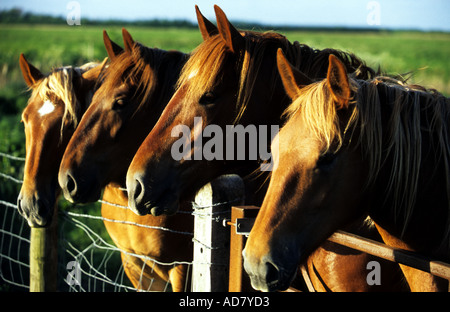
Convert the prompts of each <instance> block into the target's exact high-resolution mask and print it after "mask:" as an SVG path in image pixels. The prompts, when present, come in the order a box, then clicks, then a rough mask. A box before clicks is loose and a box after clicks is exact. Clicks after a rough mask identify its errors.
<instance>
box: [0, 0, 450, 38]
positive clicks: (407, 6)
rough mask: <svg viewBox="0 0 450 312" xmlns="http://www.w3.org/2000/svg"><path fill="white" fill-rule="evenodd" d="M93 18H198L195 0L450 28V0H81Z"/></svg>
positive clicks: (316, 22)
mask: <svg viewBox="0 0 450 312" xmlns="http://www.w3.org/2000/svg"><path fill="white" fill-rule="evenodd" d="M70 2H71V1H70V0H68V1H61V0H59V1H56V0H0V10H3V9H10V8H13V7H16V8H21V9H23V10H24V11H28V12H34V13H44V14H51V15H57V16H67V15H68V14H69V13H70V8H68V4H69V3H70ZM76 2H77V3H79V8H80V16H81V23H82V20H83V18H89V19H111V18H112V19H122V20H136V19H139V20H142V19H155V18H158V19H169V20H173V19H184V20H190V21H192V22H196V16H195V9H194V5H195V4H197V5H198V6H199V8H200V10H201V11H202V13H203V14H204V15H205V16H206V17H207V18H208V19H211V20H213V21H214V19H215V15H214V9H213V5H214V4H217V5H219V6H220V7H221V8H222V9H223V10H224V12H225V13H226V14H227V16H228V18H229V19H230V20H231V21H246V22H254V23H261V24H267V25H272V26H277V25H278V26H280V25H292V26H327V27H369V28H370V27H372V28H389V29H419V30H425V31H427V30H437V31H450V1H449V0H377V1H372V0H278V1H274V0H215V1H211V0H162V1H161V0H147V1H144V0H125V1H124V0H108V1H104V0H103V1H101V0H78V1H76Z"/></svg>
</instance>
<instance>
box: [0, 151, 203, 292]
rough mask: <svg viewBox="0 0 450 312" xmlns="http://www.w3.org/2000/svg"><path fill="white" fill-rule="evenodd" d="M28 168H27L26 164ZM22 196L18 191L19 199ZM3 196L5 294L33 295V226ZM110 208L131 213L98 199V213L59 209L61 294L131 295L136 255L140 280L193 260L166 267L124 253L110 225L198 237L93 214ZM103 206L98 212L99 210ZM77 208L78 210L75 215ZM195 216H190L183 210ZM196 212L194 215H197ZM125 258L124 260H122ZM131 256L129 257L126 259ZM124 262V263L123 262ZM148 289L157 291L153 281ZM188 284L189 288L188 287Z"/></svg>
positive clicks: (1, 278)
mask: <svg viewBox="0 0 450 312" xmlns="http://www.w3.org/2000/svg"><path fill="white" fill-rule="evenodd" d="M0 158H7V159H8V160H11V161H14V162H15V161H17V162H21V163H23V162H24V161H25V159H24V158H23V157H16V156H12V155H9V154H6V153H2V152H0ZM22 166H23V165H22ZM1 184H3V185H5V184H15V185H16V186H17V189H19V188H20V186H21V184H22V180H21V179H20V178H18V177H17V176H12V175H10V174H8V173H5V172H0V185H1ZM17 195H18V191H17V194H16V197H17ZM2 196H3V194H2V192H0V222H1V228H0V235H1V237H0V291H18V290H19V291H20V290H21V291H28V290H29V284H30V277H29V276H30V265H29V257H30V255H29V251H30V228H29V226H28V224H27V222H26V220H25V219H24V218H23V217H22V216H20V214H19V212H18V209H17V205H16V204H15V203H13V202H12V200H11V196H9V200H8V199H7V198H2ZM102 204H103V205H110V206H112V207H114V208H116V209H128V207H125V206H121V205H118V204H115V203H110V202H107V201H104V200H99V201H98V202H97V203H95V204H94V206H95V207H96V209H89V213H85V212H84V210H82V211H78V210H80V209H79V208H78V207H70V209H58V281H57V289H58V291H69V292H92V291H95V292H127V291H136V290H137V289H136V288H135V287H134V286H133V285H132V283H131V282H130V280H129V279H128V278H127V276H126V274H125V270H124V265H126V264H127V263H126V261H125V260H123V258H127V259H131V258H130V257H136V258H139V259H140V260H141V262H142V263H143V264H142V267H141V276H140V278H141V279H144V278H148V277H146V275H145V274H144V273H145V272H146V271H147V272H152V270H153V267H152V266H151V265H149V263H154V264H161V265H169V266H175V265H177V264H187V265H188V266H189V267H190V266H191V265H192V262H188V261H172V262H166V263H163V262H161V261H158V260H156V259H152V258H151V257H149V256H147V255H145V254H135V253H131V252H128V251H125V250H121V249H119V248H118V247H117V246H115V245H114V243H113V242H112V240H111V238H110V237H109V235H108V234H107V231H106V229H105V225H104V223H105V222H114V223H121V224H124V225H126V226H130V227H140V228H143V229H145V228H150V229H157V230H160V231H167V232H170V233H177V234H182V235H188V236H192V237H193V233H191V232H183V231H177V230H174V229H170V228H165V227H159V226H149V225H146V224H140V223H137V222H131V221H128V220H115V219H110V218H104V217H102V216H101V215H95V214H93V213H92V211H98V212H99V211H100V205H102ZM97 208H98V209H97ZM72 210H74V211H72ZM180 213H191V212H180ZM194 213H195V212H194ZM121 254H122V256H121ZM123 255H126V256H127V257H123ZM124 261H125V263H123V262H124ZM73 263H75V264H76V265H77V269H78V270H79V272H80V273H81V275H80V276H79V277H78V279H77V280H76V281H77V283H73V278H72V277H73V276H72V275H71V270H70V269H71V267H70V265H72V264H73ZM146 285H149V286H148V288H146V289H144V290H143V289H139V290H140V291H152V290H153V289H152V281H150V282H148V283H147V284H146ZM187 287H188V286H187V285H186V288H187ZM163 290H164V291H170V290H171V285H170V283H169V282H167V283H166V285H165V287H164V289H163Z"/></svg>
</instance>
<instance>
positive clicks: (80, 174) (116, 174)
mask: <svg viewBox="0 0 450 312" xmlns="http://www.w3.org/2000/svg"><path fill="white" fill-rule="evenodd" d="M122 32H123V39H124V46H125V50H124V51H123V52H122V53H119V54H117V51H113V50H112V49H110V48H109V47H110V46H111V44H110V43H109V42H110V41H109V40H108V37H107V35H105V46H106V48H107V50H108V56H109V58H110V59H111V63H110V65H109V67H108V68H107V69H105V71H104V72H103V73H102V76H101V78H100V79H101V80H102V84H101V86H99V88H98V89H97V90H96V92H95V95H94V97H93V99H92V103H91V105H90V106H89V108H88V110H87V111H86V113H85V114H84V115H83V117H82V119H81V121H80V124H79V126H78V127H77V129H76V131H75V133H74V135H73V136H72V138H71V139H70V142H69V143H68V146H67V148H66V150H65V153H64V156H63V159H62V161H61V165H60V169H59V184H60V186H61V188H62V190H63V193H64V196H65V197H66V199H68V200H69V201H71V202H78V203H80V202H81V203H86V202H92V201H96V200H97V199H98V198H99V197H100V194H101V191H102V190H103V189H104V188H106V189H108V190H110V192H113V193H114V197H115V198H114V202H115V203H119V204H120V205H121V206H125V207H126V206H127V203H128V198H127V194H126V191H124V186H125V176H126V172H127V169H128V165H129V163H130V162H131V159H132V158H133V156H134V154H135V152H136V150H137V149H138V147H139V146H140V144H141V143H142V141H143V140H144V138H145V137H146V135H147V134H148V133H149V132H150V130H151V129H152V127H153V125H154V124H155V123H156V121H157V119H158V118H159V116H160V113H161V112H162V110H163V108H164V107H165V105H166V103H167V102H168V100H169V99H170V98H171V96H172V94H173V92H174V85H175V83H176V81H177V79H178V76H179V73H180V71H181V68H182V66H183V64H184V63H185V61H186V60H187V58H188V55H187V54H185V53H181V52H179V51H164V50H160V49H157V48H148V47H146V46H144V45H142V44H141V43H139V42H135V41H134V39H133V38H132V37H131V35H130V34H129V33H128V32H127V31H126V30H125V29H123V31H122ZM188 208H191V207H190V206H185V208H184V210H187V209H188ZM102 215H103V216H104V217H105V218H107V219H115V220H126V221H127V223H130V222H131V223H138V224H143V225H145V227H130V226H129V225H128V224H122V223H120V222H107V223H105V225H106V228H107V230H108V232H109V233H110V235H111V238H112V239H113V241H114V242H115V244H116V245H117V246H119V247H120V249H122V250H125V251H127V252H128V253H134V254H143V255H146V256H147V257H149V258H150V259H143V260H140V261H141V262H142V263H144V264H145V265H146V267H149V268H151V272H147V274H148V275H151V277H152V279H153V281H152V283H153V284H152V287H151V290H163V289H164V288H165V287H167V286H166V284H167V283H168V282H169V281H170V283H171V286H172V290H173V291H183V290H186V289H189V286H190V285H188V281H189V274H188V273H189V266H190V264H189V263H190V262H191V261H192V256H193V252H192V235H193V234H192V233H193V217H192V216H191V215H190V214H189V215H185V214H178V215H176V216H173V217H168V216H166V217H160V218H157V217H154V216H145V217H140V216H137V215H136V214H135V213H133V212H132V211H131V210H129V209H123V208H120V207H114V206H112V207H106V206H105V207H103V206H102ZM122 256H123V262H124V263H125V262H128V263H129V264H130V266H132V267H133V268H134V273H135V275H136V278H139V274H140V268H141V267H142V265H141V264H142V263H140V265H135V263H134V261H139V260H138V259H136V260H134V259H132V258H129V257H127V255H126V254H124V253H123V254H122ZM126 258H127V259H128V260H127V259H126ZM147 271H148V270H147ZM146 280H147V281H148V279H146ZM148 286H149V285H148V284H147V285H140V286H139V288H142V289H146V288H148Z"/></svg>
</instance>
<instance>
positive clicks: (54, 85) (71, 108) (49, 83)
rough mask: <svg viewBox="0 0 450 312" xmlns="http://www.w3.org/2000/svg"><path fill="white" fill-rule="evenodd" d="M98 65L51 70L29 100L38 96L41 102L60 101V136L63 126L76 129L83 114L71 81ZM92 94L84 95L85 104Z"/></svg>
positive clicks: (35, 88) (87, 64)
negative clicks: (70, 126) (62, 111)
mask: <svg viewBox="0 0 450 312" xmlns="http://www.w3.org/2000/svg"><path fill="white" fill-rule="evenodd" d="M98 65H99V63H94V62H90V63H86V64H84V65H82V66H80V67H72V66H65V67H58V68H56V69H53V70H52V71H51V72H50V74H49V75H48V76H47V77H45V78H43V79H42V80H41V81H40V82H39V83H38V84H37V85H36V86H35V87H33V93H32V96H31V97H30V99H32V98H34V97H35V96H39V97H40V98H41V99H42V100H43V101H47V100H50V101H52V102H54V98H55V97H56V98H58V99H60V100H61V101H62V102H63V104H64V115H63V118H62V123H61V134H62V132H63V129H64V125H65V124H70V125H73V126H74V127H76V126H77V125H78V122H79V119H80V118H81V115H82V113H83V109H86V108H83V107H81V106H82V105H81V103H80V100H82V99H78V98H77V95H76V92H75V89H74V86H73V79H74V77H75V76H81V75H82V74H83V73H84V72H86V71H88V70H89V69H92V68H94V67H96V66H98ZM92 96H93V93H92V92H89V94H86V99H83V100H84V102H85V103H90V101H91V99H92Z"/></svg>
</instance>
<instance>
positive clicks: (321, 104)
mask: <svg viewBox="0 0 450 312" xmlns="http://www.w3.org/2000/svg"><path fill="white" fill-rule="evenodd" d="M349 82H350V87H351V90H352V94H353V100H352V101H351V102H350V105H349V108H348V110H349V116H350V117H346V118H348V120H347V119H345V120H342V119H343V118H342V114H341V113H340V111H338V110H337V109H336V104H335V103H334V101H333V98H332V96H331V94H330V91H329V89H328V87H327V84H326V79H325V80H322V81H320V82H316V83H313V84H311V85H308V86H306V87H304V88H303V89H302V92H301V95H300V96H299V97H298V98H297V99H296V100H295V101H294V102H293V103H292V104H291V105H290V106H289V107H288V108H287V109H286V111H285V115H286V116H287V117H288V118H290V117H291V116H292V115H294V114H300V122H303V123H305V124H306V125H307V126H308V128H309V129H311V130H312V132H313V135H315V136H316V137H317V138H318V139H319V140H320V141H321V142H323V143H324V149H323V150H322V153H323V154H325V153H336V152H337V151H339V149H341V148H342V146H343V144H344V142H348V143H349V144H350V143H352V144H354V146H360V147H361V150H362V152H363V153H364V155H365V157H367V162H368V164H369V178H368V186H369V185H370V184H371V183H373V182H374V181H375V179H376V178H377V175H378V173H379V172H380V170H381V168H382V167H383V166H384V165H385V162H386V160H387V158H388V157H392V159H393V163H392V170H391V175H390V179H389V184H388V185H387V190H388V191H387V194H388V193H390V194H391V195H392V198H393V199H394V203H393V207H394V212H395V216H396V217H398V218H401V221H402V222H403V224H404V226H403V232H404V231H405V229H406V227H407V225H408V222H409V220H410V218H411V215H412V213H413V207H414V204H415V198H416V194H417V191H418V182H419V172H420V168H421V165H422V162H421V161H422V153H423V146H422V141H423V136H424V135H430V136H434V137H437V140H436V142H435V141H433V144H435V145H436V146H437V148H436V150H435V152H436V153H437V156H436V159H437V161H442V163H443V164H444V168H445V177H446V190H447V200H448V207H449V220H448V224H447V225H448V230H447V236H446V240H447V241H446V242H447V244H448V243H449V241H448V238H449V236H450V169H449V168H450V163H449V161H450V144H449V138H450V133H449V130H450V128H449V126H448V125H449V122H450V100H449V99H448V98H446V97H444V96H443V95H441V94H439V93H438V92H436V91H434V90H426V89H425V88H423V87H420V86H417V85H406V84H404V83H402V82H401V81H397V80H395V79H392V78H389V77H377V78H375V79H373V80H371V81H363V80H354V79H349ZM383 109H384V110H390V111H391V114H390V117H389V120H388V121H385V122H384V127H383V122H382V118H383V117H382V110H383ZM425 114H426V115H425ZM384 118H385V117H384ZM424 120H426V124H424ZM356 129H358V130H356ZM355 134H356V139H355V137H354V135H355ZM352 139H354V140H353V142H352ZM449 247H450V246H447V248H449ZM447 250H448V249H447Z"/></svg>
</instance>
